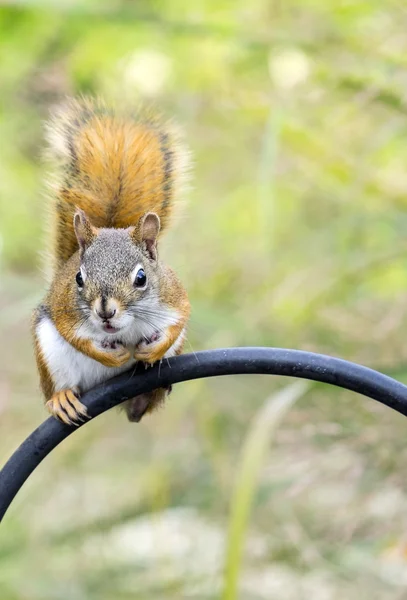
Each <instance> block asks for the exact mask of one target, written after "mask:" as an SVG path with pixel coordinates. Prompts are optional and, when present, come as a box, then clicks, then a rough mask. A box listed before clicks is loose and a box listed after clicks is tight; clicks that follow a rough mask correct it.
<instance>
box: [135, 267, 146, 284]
mask: <svg viewBox="0 0 407 600" xmlns="http://www.w3.org/2000/svg"><path fill="white" fill-rule="evenodd" d="M146 282H147V276H146V274H145V272H144V269H139V270H138V271H137V274H136V278H135V280H134V285H135V286H136V287H144V286H145V285H146Z"/></svg>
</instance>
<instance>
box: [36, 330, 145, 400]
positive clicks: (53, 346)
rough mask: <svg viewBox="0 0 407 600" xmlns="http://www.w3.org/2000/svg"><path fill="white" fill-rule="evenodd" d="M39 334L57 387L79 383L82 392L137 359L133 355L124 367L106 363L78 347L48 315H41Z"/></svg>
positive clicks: (73, 385) (61, 387)
mask: <svg viewBox="0 0 407 600" xmlns="http://www.w3.org/2000/svg"><path fill="white" fill-rule="evenodd" d="M37 336H38V341H39V344H40V347H41V350H42V353H43V355H44V358H45V361H46V363H47V366H48V369H49V371H50V374H51V377H52V380H53V382H54V385H55V389H56V390H62V389H65V388H73V387H75V386H77V387H79V389H80V391H81V392H86V391H87V390H90V389H91V388H92V387H94V386H95V385H97V384H98V383H102V382H103V381H106V380H107V379H110V378H111V377H114V376H115V375H118V374H119V373H122V372H123V371H126V369H128V368H129V367H131V366H132V365H133V364H134V363H135V360H134V359H131V360H129V361H128V362H127V363H126V364H125V365H123V366H122V367H105V366H104V365H102V364H101V363H99V362H97V361H96V360H93V358H89V356H85V354H82V352H78V350H75V348H74V347H73V346H71V344H69V343H68V342H67V341H66V340H65V339H64V338H63V337H62V336H61V335H60V334H59V333H58V331H57V329H56V327H55V325H54V324H53V323H52V321H51V320H50V319H48V318H44V319H42V320H41V322H40V323H39V324H38V327H37Z"/></svg>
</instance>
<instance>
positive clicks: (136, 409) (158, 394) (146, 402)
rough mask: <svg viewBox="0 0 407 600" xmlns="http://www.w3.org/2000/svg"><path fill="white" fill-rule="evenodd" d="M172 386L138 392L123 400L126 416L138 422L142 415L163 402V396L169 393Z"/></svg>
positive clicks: (131, 420)
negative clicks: (136, 394)
mask: <svg viewBox="0 0 407 600" xmlns="http://www.w3.org/2000/svg"><path fill="white" fill-rule="evenodd" d="M171 390H172V386H171V385H170V386H168V388H158V389H157V390H153V391H152V392H148V393H146V394H140V395H139V396H136V397H135V398H132V399H131V400H126V402H124V409H125V411H126V414H127V418H128V420H129V421H130V422H132V423H139V422H140V421H141V419H142V418H143V417H144V415H145V414H146V413H148V412H152V411H153V410H154V409H155V408H156V407H157V406H159V405H160V404H163V403H164V400H165V398H166V397H167V396H168V395H169V394H170V393H171Z"/></svg>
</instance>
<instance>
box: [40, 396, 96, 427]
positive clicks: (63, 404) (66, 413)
mask: <svg viewBox="0 0 407 600" xmlns="http://www.w3.org/2000/svg"><path fill="white" fill-rule="evenodd" d="M45 407H46V409H47V410H48V412H49V413H51V415H52V416H53V417H55V418H56V419H58V420H59V421H62V422H63V423H65V424H66V425H75V426H78V425H79V424H80V423H81V422H83V421H86V420H87V419H90V417H89V415H88V409H87V408H86V406H85V405H84V404H82V402H81V401H80V400H79V398H78V396H77V391H76V390H70V389H67V390H60V391H59V392H55V394H54V395H53V396H52V398H50V400H48V402H47V403H46V404H45Z"/></svg>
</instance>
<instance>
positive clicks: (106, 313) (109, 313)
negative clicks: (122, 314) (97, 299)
mask: <svg viewBox="0 0 407 600" xmlns="http://www.w3.org/2000/svg"><path fill="white" fill-rule="evenodd" d="M97 314H98V317H100V318H101V319H102V321H108V320H109V319H113V317H114V316H115V314H116V309H113V310H98V311H97Z"/></svg>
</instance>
